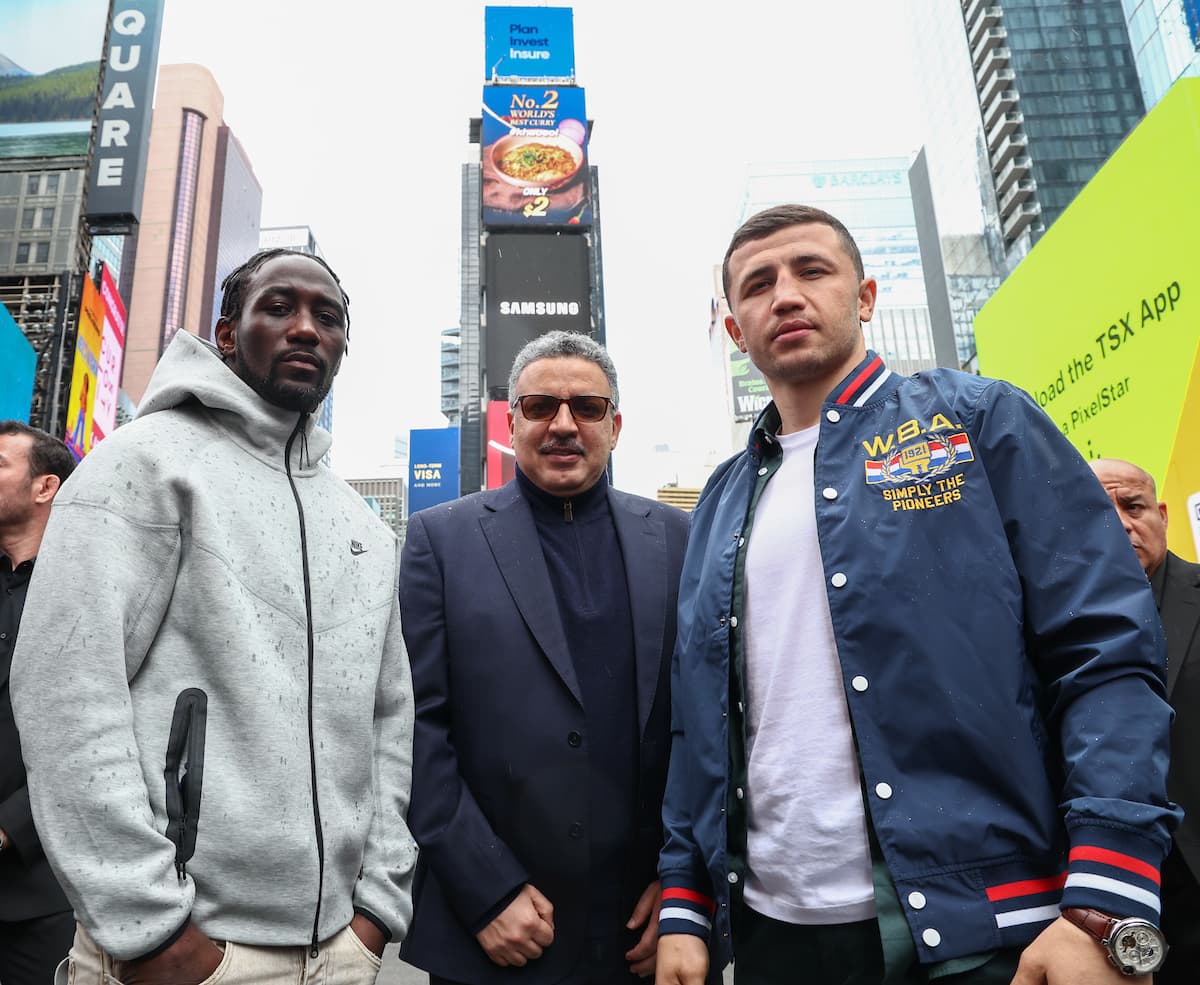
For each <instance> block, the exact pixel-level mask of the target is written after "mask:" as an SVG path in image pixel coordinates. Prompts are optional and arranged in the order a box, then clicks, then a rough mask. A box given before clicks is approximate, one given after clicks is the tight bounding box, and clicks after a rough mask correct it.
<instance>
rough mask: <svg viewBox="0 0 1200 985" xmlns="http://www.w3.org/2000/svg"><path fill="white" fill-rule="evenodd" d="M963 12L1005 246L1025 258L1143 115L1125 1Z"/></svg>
mask: <svg viewBox="0 0 1200 985" xmlns="http://www.w3.org/2000/svg"><path fill="white" fill-rule="evenodd" d="M962 12H963V25H964V28H965V31H966V41H967V48H968V51H969V53H970V57H971V62H972V67H973V71H974V75H975V82H976V91H977V93H978V97H979V106H980V113H981V117H982V120H983V130H984V134H985V140H986V144H987V151H988V159H989V162H990V170H991V176H992V180H993V182H994V183H995V189H996V199H997V203H998V207H999V212H1000V219H1001V229H1002V235H1003V240H1004V246H1005V250H1006V253H1008V254H1009V256H1010V257H1011V256H1016V257H1019V256H1021V255H1023V254H1024V252H1026V251H1027V250H1028V246H1029V243H1030V242H1031V241H1033V240H1036V238H1037V237H1038V236H1039V235H1040V234H1041V232H1042V231H1044V230H1045V229H1046V228H1048V227H1049V226H1050V225H1051V224H1052V223H1053V222H1054V220H1055V219H1057V218H1058V217H1059V216H1060V215H1061V214H1062V212H1063V210H1064V209H1065V208H1066V207H1067V206H1068V205H1070V203H1071V202H1072V200H1073V199H1074V198H1075V196H1076V195H1077V194H1078V193H1079V190H1080V189H1081V188H1082V187H1083V186H1084V185H1085V184H1087V182H1088V181H1089V180H1091V178H1092V176H1093V175H1094V174H1095V173H1096V172H1097V171H1098V170H1099V169H1100V166H1101V165H1102V164H1103V163H1104V162H1105V161H1106V160H1107V159H1108V157H1109V155H1110V154H1111V153H1112V152H1113V151H1114V150H1115V149H1116V148H1117V145H1118V144H1120V142H1121V141H1122V140H1123V139H1124V138H1125V136H1126V134H1128V133H1129V131H1130V130H1132V129H1133V127H1134V126H1135V125H1136V124H1137V123H1138V121H1139V120H1141V118H1142V116H1143V115H1144V112H1145V105H1144V102H1143V100H1142V91H1141V86H1140V84H1139V82H1138V76H1137V71H1136V69H1135V68H1134V61H1133V49H1132V48H1131V46H1130V42H1129V32H1128V30H1127V28H1126V23H1125V13H1124V11H1123V9H1122V6H1121V0H1088V2H1086V3H1081V2H1079V0H962ZM1011 265H1012V264H1011V263H1010V264H1009V266H1011Z"/></svg>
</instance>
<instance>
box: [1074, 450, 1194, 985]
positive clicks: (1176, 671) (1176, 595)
mask: <svg viewBox="0 0 1200 985" xmlns="http://www.w3.org/2000/svg"><path fill="white" fill-rule="evenodd" d="M1090 464H1091V466H1092V471H1093V472H1095V473H1096V477H1097V478H1098V479H1099V480H1100V484H1101V485H1102V486H1104V491H1105V492H1106V493H1108V498H1109V499H1111V500H1112V503H1113V506H1115V507H1116V510H1117V514H1118V515H1119V516H1120V517H1121V523H1122V524H1123V525H1124V527H1125V533H1127V534H1128V535H1129V540H1130V543H1131V544H1132V545H1133V550H1134V553H1136V554H1137V557H1138V560H1139V561H1140V562H1141V564H1142V568H1143V569H1144V570H1145V572H1146V577H1147V578H1149V579H1150V587H1151V588H1152V589H1153V590H1154V601H1155V602H1156V603H1157V604H1158V614H1159V616H1160V617H1161V618H1162V622H1163V629H1164V630H1166V634H1167V700H1168V701H1170V703H1171V707H1172V708H1174V709H1175V721H1174V722H1173V723H1172V725H1171V768H1170V770H1169V771H1168V773H1167V794H1168V795H1169V796H1170V798H1171V799H1172V800H1174V801H1176V802H1177V803H1178V804H1179V806H1181V807H1182V808H1183V810H1184V817H1183V823H1182V824H1181V825H1180V826H1179V828H1178V830H1176V832H1175V841H1174V844H1173V845H1172V848H1171V854H1170V855H1168V856H1167V859H1166V861H1165V862H1164V863H1163V867H1162V904H1163V914H1162V919H1163V930H1164V932H1165V933H1166V935H1167V940H1168V941H1170V943H1171V951H1170V953H1169V954H1168V955H1167V963H1166V964H1165V965H1163V969H1162V971H1160V972H1158V973H1157V974H1156V975H1155V982H1157V985H1184V983H1191V982H1193V981H1194V980H1195V977H1194V976H1195V975H1196V969H1198V968H1200V564H1191V563H1189V562H1187V561H1185V560H1184V559H1183V558H1181V557H1179V556H1178V555H1176V554H1173V553H1171V551H1168V550H1167V504H1166V503H1163V502H1159V500H1158V490H1157V488H1156V487H1155V484H1154V478H1153V476H1151V475H1150V473H1149V472H1146V471H1145V470H1144V469H1142V468H1140V467H1139V466H1137V465H1134V464H1133V463H1132V462H1126V461H1122V460H1121V459H1116V458H1101V459H1097V460H1096V461H1094V462H1091V463H1090Z"/></svg>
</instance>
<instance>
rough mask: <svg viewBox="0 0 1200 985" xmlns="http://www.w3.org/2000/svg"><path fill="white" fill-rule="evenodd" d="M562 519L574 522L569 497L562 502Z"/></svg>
mask: <svg viewBox="0 0 1200 985" xmlns="http://www.w3.org/2000/svg"><path fill="white" fill-rule="evenodd" d="M563 519H564V520H566V521H567V523H572V522H574V518H573V517H572V516H571V501H570V500H569V499H568V500H567V501H566V502H565V503H563Z"/></svg>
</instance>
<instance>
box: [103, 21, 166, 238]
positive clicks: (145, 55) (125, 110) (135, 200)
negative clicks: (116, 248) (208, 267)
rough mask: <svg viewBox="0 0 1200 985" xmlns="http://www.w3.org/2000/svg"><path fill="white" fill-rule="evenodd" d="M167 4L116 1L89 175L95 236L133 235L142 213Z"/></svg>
mask: <svg viewBox="0 0 1200 985" xmlns="http://www.w3.org/2000/svg"><path fill="white" fill-rule="evenodd" d="M162 5H163V0H113V5H112V29H111V31H110V32H109V42H108V68H107V69H106V70H105V74H104V85H103V88H102V91H101V98H100V117H99V120H98V121H97V124H96V153H95V156H94V157H93V159H92V170H91V174H90V175H89V176H88V192H87V221H88V227H89V228H90V229H91V231H92V232H102V233H128V232H131V231H132V230H133V227H134V226H135V225H136V224H137V221H138V216H139V215H140V214H141V210H142V184H143V182H144V181H145V177H146V155H147V154H148V153H149V147H150V118H151V112H150V111H151V108H152V106H151V104H152V102H153V99H154V79H155V76H156V74H157V72H158V34H159V29H160V27H161V25H162Z"/></svg>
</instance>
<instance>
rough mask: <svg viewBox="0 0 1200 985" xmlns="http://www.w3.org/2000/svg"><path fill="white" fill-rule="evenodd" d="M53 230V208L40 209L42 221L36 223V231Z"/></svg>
mask: <svg viewBox="0 0 1200 985" xmlns="http://www.w3.org/2000/svg"><path fill="white" fill-rule="evenodd" d="M53 228H54V208H53V207H50V208H44V209H42V221H41V222H39V223H38V229H53Z"/></svg>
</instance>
